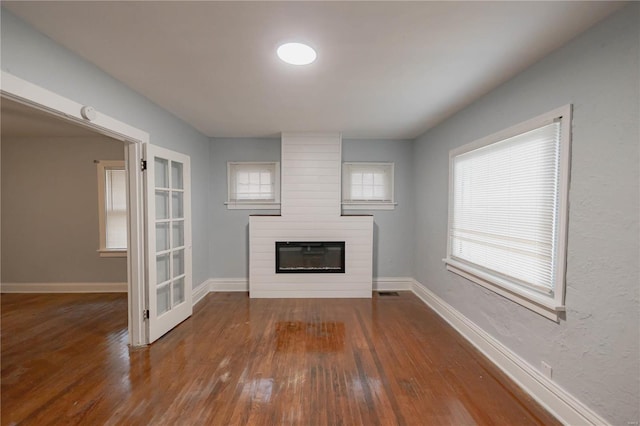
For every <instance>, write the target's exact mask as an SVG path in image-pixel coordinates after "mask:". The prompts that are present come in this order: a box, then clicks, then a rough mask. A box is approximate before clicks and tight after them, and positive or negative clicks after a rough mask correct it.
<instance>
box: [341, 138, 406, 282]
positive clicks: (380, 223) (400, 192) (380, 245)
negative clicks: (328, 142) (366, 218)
mask: <svg viewBox="0 0 640 426" xmlns="http://www.w3.org/2000/svg"><path fill="white" fill-rule="evenodd" d="M412 152H413V141H408V140H353V139H351V140H350V139H345V140H344V141H343V142H342V160H343V161H371V162H386V161H389V162H394V163H395V166H394V198H395V201H396V202H397V203H398V205H397V206H396V208H395V209H394V210H345V211H344V212H343V213H344V214H360V213H365V214H372V215H373V216H374V218H373V222H374V235H373V277H374V278H376V277H411V276H412V274H411V270H412V265H413V255H412V252H411V248H412V247H413V244H412V243H413V228H412V226H411V225H412V224H413V215H414V199H413V185H412V182H413V180H412V177H413V167H412V166H413V163H412Z"/></svg>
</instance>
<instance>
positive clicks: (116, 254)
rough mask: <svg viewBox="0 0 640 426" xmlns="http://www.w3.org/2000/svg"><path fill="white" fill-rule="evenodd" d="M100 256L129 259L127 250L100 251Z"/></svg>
mask: <svg viewBox="0 0 640 426" xmlns="http://www.w3.org/2000/svg"><path fill="white" fill-rule="evenodd" d="M98 254H99V255H100V257H127V250H109V249H100V250H98Z"/></svg>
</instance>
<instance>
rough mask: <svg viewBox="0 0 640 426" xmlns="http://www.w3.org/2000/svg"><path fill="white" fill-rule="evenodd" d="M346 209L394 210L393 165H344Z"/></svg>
mask: <svg viewBox="0 0 640 426" xmlns="http://www.w3.org/2000/svg"><path fill="white" fill-rule="evenodd" d="M342 206H343V207H344V208H345V209H347V210H348V209H367V210H368V209H371V210H373V209H389V210H390V209H393V208H395V202H394V199H393V163H364V162H361V163H343V164H342Z"/></svg>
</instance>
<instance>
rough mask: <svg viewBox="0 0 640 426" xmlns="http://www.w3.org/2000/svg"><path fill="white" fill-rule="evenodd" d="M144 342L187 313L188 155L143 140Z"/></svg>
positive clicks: (188, 277) (189, 248) (188, 276)
mask: <svg viewBox="0 0 640 426" xmlns="http://www.w3.org/2000/svg"><path fill="white" fill-rule="evenodd" d="M145 149H146V151H145V158H146V161H147V172H146V191H147V212H146V214H147V267H148V269H147V277H148V280H149V281H148V284H149V285H148V290H149V322H148V324H149V343H151V342H153V341H155V340H157V339H158V338H160V337H161V336H162V335H163V334H165V333H166V332H168V331H169V330H171V329H172V328H173V327H175V326H176V325H178V324H180V323H181V322H182V321H184V320H185V319H187V318H188V317H190V316H191V313H192V303H191V288H192V287H191V280H192V276H191V170H190V161H189V160H190V159H189V156H187V155H184V154H180V153H177V152H174V151H170V150H168V149H164V148H160V147H158V146H154V145H150V144H146V148H145Z"/></svg>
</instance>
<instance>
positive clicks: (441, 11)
mask: <svg viewBox="0 0 640 426" xmlns="http://www.w3.org/2000/svg"><path fill="white" fill-rule="evenodd" d="M2 4H3V6H4V7H6V8H7V9H9V10H10V11H12V12H13V13H14V14H16V15H18V16H19V17H21V18H22V19H24V20H25V21H27V22H28V23H29V24H31V25H32V26H34V27H35V28H37V29H38V30H40V31H42V32H43V33H45V34H47V35H48V36H49V37H51V38H52V39H54V40H56V41H57V42H59V43H61V44H62V45H64V46H67V47H68V48H69V49H71V50H73V51H75V52H76V53H78V54H79V55H80V56H83V57H84V58H86V59H87V60H89V61H91V62H93V63H94V64H96V65H97V66H98V67H100V68H102V69H103V70H104V71H106V72H107V73H109V74H111V75H112V76H114V77H115V78H117V79H118V80H120V81H122V82H124V83H125V84H127V85H128V86H129V87H131V88H133V89H134V90H136V91H138V92H140V93H142V94H143V95H145V96H146V97H148V98H149V99H151V100H153V101H154V102H156V103H157V104H159V105H161V106H162V107H164V108H166V109H167V110H169V111H171V112H172V113H174V114H175V115H176V116H178V117H180V118H182V119H183V120H185V121H186V122H188V123H190V124H191V125H193V126H194V127H195V128H197V129H198V130H200V131H201V132H202V133H204V134H206V135H208V136H212V137H267V136H276V135H277V134H279V133H280V132H282V131H306V132H314V131H325V132H328V131H339V132H342V133H343V135H344V137H347V138H392V139H402V138H414V137H416V136H418V135H420V134H421V133H423V132H424V131H426V130H427V129H429V128H430V127H432V126H434V125H435V124H437V123H439V122H441V121H442V120H444V119H445V118H446V117H448V116H450V115H452V114H453V113H455V112H456V111H459V110H460V109H462V108H463V107H465V106H466V105H468V104H470V103H471V102H473V101H474V100H476V99H477V98H478V97H480V96H481V95H483V94H485V93H487V92H488V91H490V90H492V89H493V88H495V87H497V86H498V85H500V84H501V83H503V82H504V81H506V80H508V79H509V78H511V77H513V76H514V75H516V74H517V73H518V72H519V71H522V70H523V69H525V68H527V67H528V66H530V65H531V64H533V63H534V62H536V61H537V60H539V59H541V58H542V57H543V56H545V55H546V54H547V53H549V52H551V51H552V50H554V49H556V48H558V47H560V46H562V45H563V44H564V43H566V42H567V41H568V40H570V39H571V38H573V37H575V36H576V35H577V34H579V33H580V32H582V31H584V30H586V29H587V28H589V27H590V26H592V25H593V24H594V23H596V22H597V21H599V20H601V19H602V18H604V17H605V16H607V15H608V14H610V13H611V12H613V11H614V10H616V9H618V8H619V7H621V6H622V5H623V3H619V2H607V1H605V2H591V1H588V2H581V1H569V2H558V1H550V2H482V1H478V2H398V1H389V2H179V1H175V2H158V1H147V2H144V1H143V2H90V1H83V2H62V1H48V2H11V1H3V2H2ZM288 41H301V42H306V43H308V44H310V45H311V46H313V47H314V48H315V49H316V51H317V53H318V59H317V61H316V62H315V63H313V64H312V65H310V66H306V67H297V66H293V65H287V64H285V63H282V62H280V60H279V59H277V57H276V55H275V50H276V48H277V47H278V45H279V44H281V43H283V42H288ZM52 72H54V71H53V70H52ZM64 78H67V76H64Z"/></svg>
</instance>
